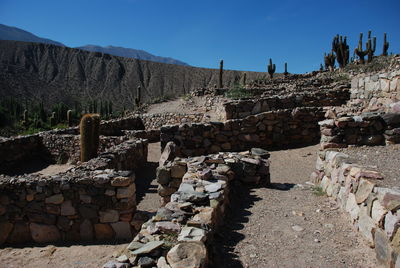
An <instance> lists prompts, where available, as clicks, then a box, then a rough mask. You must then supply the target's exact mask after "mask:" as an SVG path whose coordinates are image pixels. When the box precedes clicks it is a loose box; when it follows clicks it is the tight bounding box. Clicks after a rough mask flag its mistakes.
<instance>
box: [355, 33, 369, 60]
mask: <svg viewBox="0 0 400 268" xmlns="http://www.w3.org/2000/svg"><path fill="white" fill-rule="evenodd" d="M362 39H363V33H360V39H359V40H358V47H357V48H356V49H355V50H354V53H355V54H357V56H358V58H359V59H360V63H361V64H364V63H365V60H364V57H365V56H366V55H368V48H367V49H366V50H363V49H362V46H363V45H362Z"/></svg>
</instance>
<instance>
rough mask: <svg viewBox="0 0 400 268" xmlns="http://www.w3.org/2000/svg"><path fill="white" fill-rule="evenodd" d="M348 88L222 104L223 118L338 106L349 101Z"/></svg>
mask: <svg viewBox="0 0 400 268" xmlns="http://www.w3.org/2000/svg"><path fill="white" fill-rule="evenodd" d="M349 95H350V93H349V90H348V88H337V89H331V90H319V91H314V92H307V93H296V94H293V93H292V94H290V95H287V96H274V97H266V98H258V99H249V100H237V101H231V102H227V103H224V108H225V118H226V119H227V120H229V119H240V118H245V117H247V116H249V115H254V114H259V113H262V112H268V111H273V110H278V109H293V108H296V107H324V106H340V105H343V104H345V103H346V101H347V100H349Z"/></svg>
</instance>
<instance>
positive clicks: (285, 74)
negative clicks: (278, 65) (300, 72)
mask: <svg viewBox="0 0 400 268" xmlns="http://www.w3.org/2000/svg"><path fill="white" fill-rule="evenodd" d="M288 74H289V73H288V71H287V62H285V71H284V72H283V75H284V76H285V77H287V76H288Z"/></svg>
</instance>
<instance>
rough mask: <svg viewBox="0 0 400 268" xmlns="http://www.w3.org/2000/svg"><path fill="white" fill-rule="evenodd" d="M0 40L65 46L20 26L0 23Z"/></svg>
mask: <svg viewBox="0 0 400 268" xmlns="http://www.w3.org/2000/svg"><path fill="white" fill-rule="evenodd" d="M0 40H14V41H23V42H34V43H43V44H53V45H57V46H64V44H62V43H60V42H57V41H53V40H50V39H47V38H42V37H39V36H36V35H34V34H32V33H30V32H28V31H25V30H22V29H20V28H17V27H11V26H7V25H4V24H0Z"/></svg>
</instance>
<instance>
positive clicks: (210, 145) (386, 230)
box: [0, 57, 400, 268]
mask: <svg viewBox="0 0 400 268" xmlns="http://www.w3.org/2000/svg"><path fill="white" fill-rule="evenodd" d="M395 60H396V61H397V62H399V60H400V59H399V58H398V57H397V58H395ZM399 69H400V66H397V67H396V66H395V68H394V69H392V70H390V71H387V72H382V73H378V74H376V73H368V74H359V75H357V76H354V77H353V78H352V81H351V83H347V82H343V81H341V82H335V81H334V80H333V79H330V78H329V79H323V78H321V77H320V76H319V75H320V74H315V73H314V74H307V75H303V76H289V78H287V79H286V80H285V79H283V78H282V79H281V78H279V79H277V80H274V81H275V82H271V83H270V84H262V83H258V82H254V83H253V84H250V85H249V86H247V89H248V90H251V87H253V88H254V90H255V91H256V92H258V93H257V94H258V97H256V98H253V99H245V100H236V101H229V102H226V103H225V104H224V105H223V107H221V109H223V110H224V112H225V121H224V122H207V121H206V120H205V117H204V115H203V114H192V115H185V114H173V113H171V114H158V115H150V114H147V115H146V114H145V115H143V114H142V115H131V116H129V117H127V118H124V119H119V120H112V121H108V122H102V126H101V137H100V143H101V145H100V148H99V155H98V157H97V158H94V159H92V160H90V161H89V162H86V163H80V162H79V161H78V160H79V159H78V156H79V155H78V152H79V148H78V147H79V138H78V136H77V135H78V132H79V130H78V129H77V128H70V129H66V130H58V131H49V132H43V133H39V134H36V135H31V136H24V137H17V138H12V139H3V140H1V141H0V152H1V154H0V171H1V173H2V174H3V175H0V244H4V245H7V244H11V245H13V244H20V243H26V242H31V241H34V242H36V243H49V242H54V241H57V240H64V241H93V240H98V241H131V243H130V244H129V245H128V247H127V248H126V250H125V251H124V252H123V253H122V254H121V255H120V256H119V257H118V258H116V259H115V260H111V261H110V262H108V263H106V264H105V265H104V267H106V268H107V267H110V268H111V267H131V266H135V265H136V266H143V267H145V266H157V267H172V268H175V267H207V266H210V265H212V263H213V257H214V256H213V251H212V243H213V235H214V234H215V232H217V231H218V226H219V223H221V221H223V219H224V215H225V213H226V210H227V208H228V207H229V204H230V202H229V201H230V200H231V198H232V196H230V194H229V193H230V189H231V188H232V187H235V185H237V184H250V185H253V186H254V187H268V185H269V184H270V183H271V178H270V176H269V161H270V160H269V154H268V152H267V151H266V150H272V149H283V148H291V147H299V146H307V145H312V144H316V143H321V149H322V150H321V152H320V153H319V155H318V159H317V169H316V172H314V173H313V174H312V178H313V179H314V181H315V183H317V184H319V185H321V187H322V189H323V190H324V191H326V193H327V195H328V196H332V197H334V198H336V199H337V200H338V202H339V204H340V205H341V207H342V208H343V209H344V210H345V211H347V212H348V213H349V214H350V218H351V222H352V223H353V224H354V225H355V226H356V230H357V231H359V232H360V233H361V235H362V236H364V237H365V238H366V240H367V242H368V244H369V245H370V246H372V247H375V249H376V251H377V258H378V259H379V260H380V261H381V262H383V263H385V264H386V265H387V266H388V267H391V265H392V266H393V265H399V263H400V257H397V256H398V255H399V254H400V252H399V235H400V231H398V230H397V228H396V226H398V225H399V223H400V218H399V215H400V212H399V208H400V206H399V204H400V203H399V200H400V192H399V191H398V190H396V189H384V188H380V187H377V186H376V184H375V183H374V180H382V179H383V177H382V175H381V174H379V173H377V172H375V171H372V170H367V169H366V168H364V167H361V166H358V165H356V164H354V163H350V162H348V161H346V159H347V157H346V155H343V154H342V153H338V152H334V151H332V150H335V148H341V147H346V146H348V145H367V146H369V145H378V144H382V145H383V144H387V145H390V144H394V143H399V142H400V139H399V137H400V136H399V135H400V119H399V118H400V108H399V107H400V102H399V101H400V82H399V81H400V71H399ZM278 80H279V81H278ZM281 87H284V89H282V88H281ZM305 88H308V89H309V90H308V91H305V90H304V89H305ZM201 94H207V91H206V90H203V91H202V93H201ZM217 97H218V96H217ZM210 98H213V97H212V96H211V97H210ZM149 142H161V147H162V149H163V152H164V153H163V155H162V158H161V159H160V165H159V167H158V168H157V182H158V184H159V186H158V194H159V195H160V199H161V201H162V207H161V208H159V209H158V210H157V212H156V213H155V214H153V215H152V214H149V213H139V212H136V194H135V189H136V187H135V180H137V179H140V178H135V173H136V172H137V170H138V169H139V168H140V167H141V166H142V165H143V164H144V163H145V162H146V161H147V146H148V143H149ZM332 148H333V149H332ZM37 158H43V159H45V160H46V161H48V162H53V163H54V162H59V163H65V162H69V163H73V164H74V166H73V167H71V168H70V169H69V170H67V171H65V172H61V173H58V174H55V175H50V176H42V175H40V174H35V173H30V174H23V175H21V174H20V175H18V174H17V172H15V171H16V170H18V168H20V166H21V163H29V161H31V160H32V159H37ZM272 181H273V178H272ZM132 239H133V240H132Z"/></svg>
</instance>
